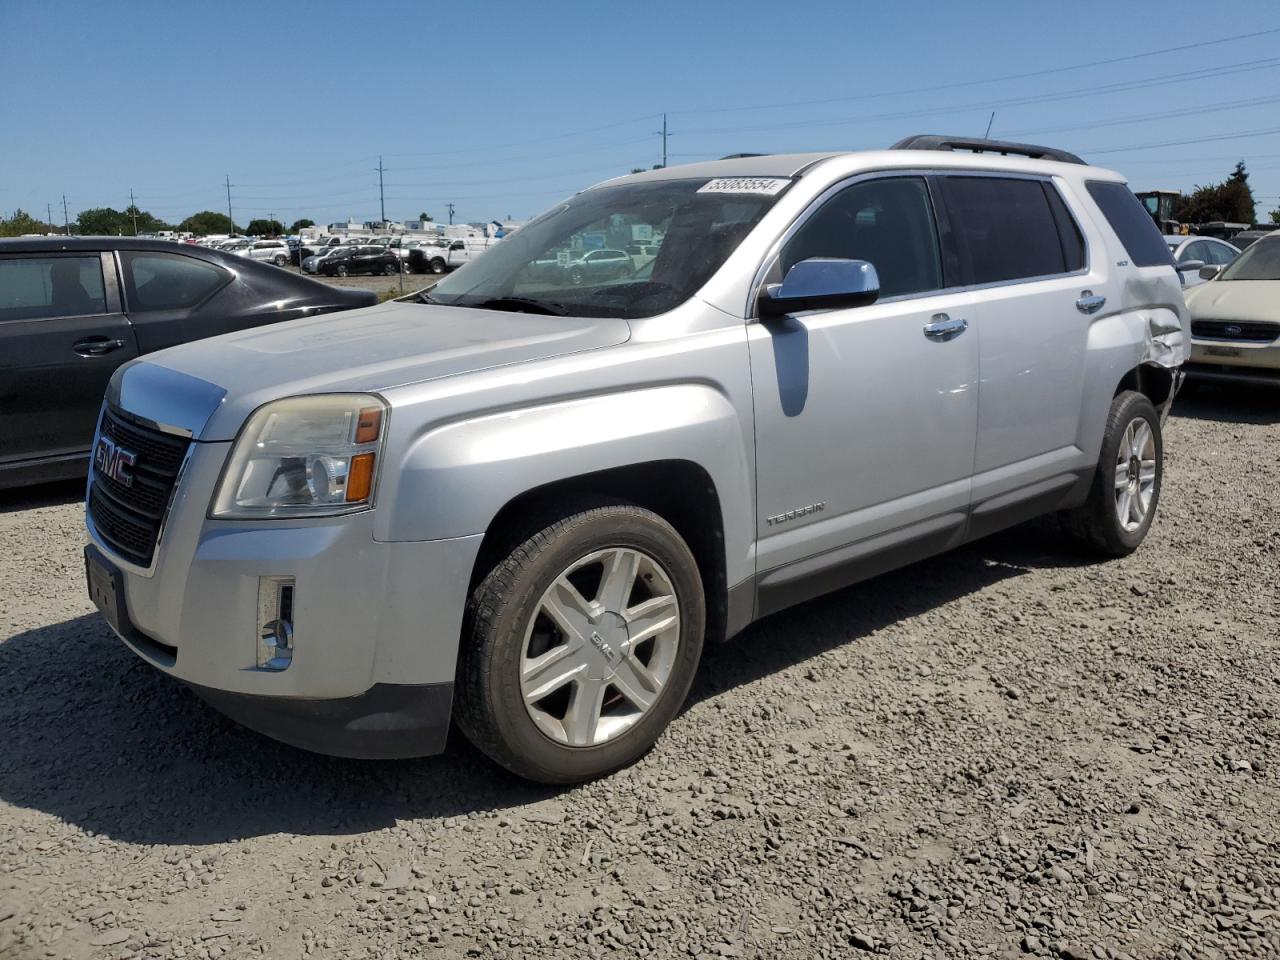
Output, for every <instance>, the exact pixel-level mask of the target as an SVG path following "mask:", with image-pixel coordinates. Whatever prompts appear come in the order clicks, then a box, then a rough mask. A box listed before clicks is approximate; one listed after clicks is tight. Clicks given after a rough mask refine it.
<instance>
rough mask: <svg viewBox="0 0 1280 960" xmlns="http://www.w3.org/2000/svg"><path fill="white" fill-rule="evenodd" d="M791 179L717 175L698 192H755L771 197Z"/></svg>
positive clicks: (779, 191)
mask: <svg viewBox="0 0 1280 960" xmlns="http://www.w3.org/2000/svg"><path fill="white" fill-rule="evenodd" d="M790 182H791V181H790V180H788V179H787V178H786V177H717V178H716V179H715V180H710V181H708V182H707V183H704V184H703V185H702V186H700V187H699V188H698V192H699V193H755V194H762V195H764V196H766V197H772V196H773V195H775V194H778V193H781V192H782V189H783V188H784V187H785V186H786V185H787V184H789V183H790Z"/></svg>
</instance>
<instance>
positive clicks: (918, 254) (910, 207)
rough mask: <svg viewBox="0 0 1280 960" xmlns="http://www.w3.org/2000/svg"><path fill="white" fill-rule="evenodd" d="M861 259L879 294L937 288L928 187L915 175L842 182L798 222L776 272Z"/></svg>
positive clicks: (939, 275) (939, 279)
mask: <svg viewBox="0 0 1280 960" xmlns="http://www.w3.org/2000/svg"><path fill="white" fill-rule="evenodd" d="M811 257H837V258H842V259H847V260H866V261H868V262H869V263H871V265H872V266H874V267H875V268H876V273H877V274H879V276H880V295H881V296H882V297H897V296H903V295H905V294H910V293H924V292H926V291H929V290H938V289H941V287H942V260H941V257H940V255H939V248H938V233H937V229H936V227H935V225H934V219H933V207H932V205H931V204H930V202H929V190H928V187H926V186H925V182H924V180H922V179H921V178H919V177H885V178H880V179H875V180H864V181H862V182H861V183H855V184H853V185H852V186H849V187H846V188H845V189H843V190H841V191H840V192H839V193H837V194H836V195H835V196H833V197H831V198H830V199H829V200H827V201H826V202H825V203H824V204H823V205H822V206H821V207H820V208H819V209H818V210H817V211H816V212H815V213H814V214H813V216H811V217H810V218H809V219H808V220H806V221H805V222H804V224H803V225H801V227H800V229H799V230H797V231H796V233H795V236H793V237H792V238H791V239H790V240H789V241H788V242H787V245H786V247H785V248H784V249H783V251H782V256H781V261H780V262H781V267H782V276H784V277H785V276H786V272H787V271H788V270H790V269H791V268H792V267H793V266H794V265H795V264H797V263H799V262H800V261H801V260H808V259H810V258H811Z"/></svg>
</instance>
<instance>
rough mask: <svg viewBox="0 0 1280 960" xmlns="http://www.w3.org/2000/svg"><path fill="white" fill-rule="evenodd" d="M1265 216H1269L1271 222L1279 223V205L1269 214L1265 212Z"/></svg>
mask: <svg viewBox="0 0 1280 960" xmlns="http://www.w3.org/2000/svg"><path fill="white" fill-rule="evenodd" d="M1267 216H1269V217H1270V218H1271V222H1272V223H1280V207H1276V208H1275V209H1274V210H1272V211H1271V212H1270V213H1269V214H1267Z"/></svg>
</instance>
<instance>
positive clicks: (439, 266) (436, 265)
mask: <svg viewBox="0 0 1280 960" xmlns="http://www.w3.org/2000/svg"><path fill="white" fill-rule="evenodd" d="M431 272H432V273H444V261H443V260H441V259H440V258H439V257H436V258H434V259H433V260H432V261H431Z"/></svg>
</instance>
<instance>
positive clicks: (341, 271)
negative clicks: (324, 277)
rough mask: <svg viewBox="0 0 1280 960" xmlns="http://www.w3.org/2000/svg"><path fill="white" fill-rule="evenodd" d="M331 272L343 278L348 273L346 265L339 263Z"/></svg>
mask: <svg viewBox="0 0 1280 960" xmlns="http://www.w3.org/2000/svg"><path fill="white" fill-rule="evenodd" d="M333 272H334V273H335V274H336V275H337V276H339V277H345V276H346V275H347V272H348V271H347V268H346V265H345V264H341V263H340V264H338V265H337V266H336V267H334V268H333Z"/></svg>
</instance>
